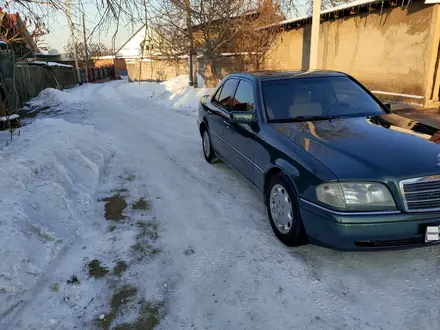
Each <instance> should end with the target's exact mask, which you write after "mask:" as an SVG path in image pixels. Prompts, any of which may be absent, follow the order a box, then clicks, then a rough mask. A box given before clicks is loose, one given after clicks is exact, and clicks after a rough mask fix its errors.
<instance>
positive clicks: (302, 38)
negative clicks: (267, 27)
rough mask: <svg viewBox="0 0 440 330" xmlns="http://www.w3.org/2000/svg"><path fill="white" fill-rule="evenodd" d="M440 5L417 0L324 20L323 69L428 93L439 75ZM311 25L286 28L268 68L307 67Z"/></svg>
mask: <svg viewBox="0 0 440 330" xmlns="http://www.w3.org/2000/svg"><path fill="white" fill-rule="evenodd" d="M437 6H438V5H431V6H428V5H425V4H424V2H421V1H418V2H413V3H412V4H410V5H409V6H408V7H407V8H401V7H395V8H393V9H384V10H383V12H382V14H381V13H380V10H377V11H376V12H372V13H370V14H367V13H361V14H359V15H356V16H348V17H343V18H339V19H336V20H333V21H326V22H323V23H322V24H321V29H320V40H319V59H318V66H319V68H323V69H329V70H338V71H344V72H347V73H349V74H351V75H353V76H354V77H355V78H356V79H358V80H359V81H361V82H362V83H363V84H365V85H366V86H367V87H368V88H369V89H370V90H380V91H387V92H396V93H404V94H414V95H420V96H424V95H425V92H426V89H427V83H428V81H429V80H430V79H433V72H432V70H431V66H432V65H431V64H432V59H431V54H433V53H436V52H433V47H434V44H435V43H434V38H436V37H435V30H436V28H435V27H436V24H437ZM310 29H311V26H310V24H305V25H304V26H303V27H302V28H299V29H296V30H295V29H294V30H290V31H286V32H282V33H281V34H280V36H279V37H278V39H277V41H276V42H275V43H274V45H273V47H272V48H271V50H270V51H269V53H268V54H267V60H266V62H265V68H266V69H307V68H308V63H309V47H310Z"/></svg>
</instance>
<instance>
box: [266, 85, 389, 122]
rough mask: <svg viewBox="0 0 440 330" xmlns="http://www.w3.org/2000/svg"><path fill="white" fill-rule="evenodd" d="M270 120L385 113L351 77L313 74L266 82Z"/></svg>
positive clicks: (267, 108) (267, 107)
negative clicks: (311, 75) (306, 76)
mask: <svg viewBox="0 0 440 330" xmlns="http://www.w3.org/2000/svg"><path fill="white" fill-rule="evenodd" d="M262 87H263V98H264V104H265V107H266V111H267V115H268V119H269V120H289V119H291V120H312V119H318V120H319V119H320V118H322V119H325V118H328V117H332V118H333V117H356V116H378V115H382V114H384V113H385V112H384V111H383V109H382V108H381V106H380V105H379V104H378V103H377V102H376V101H375V100H374V99H373V98H372V97H371V96H370V95H369V94H368V93H367V92H366V91H365V90H364V89H363V88H362V87H361V86H359V85H358V84H357V83H355V82H354V81H353V80H351V79H350V78H348V77H313V78H293V79H280V80H270V81H264V82H263V83H262Z"/></svg>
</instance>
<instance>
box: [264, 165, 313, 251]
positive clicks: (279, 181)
mask: <svg viewBox="0 0 440 330" xmlns="http://www.w3.org/2000/svg"><path fill="white" fill-rule="evenodd" d="M266 187H267V188H266V191H265V200H266V206H267V213H268V216H269V220H270V225H271V226H272V229H273V231H274V233H275V235H276V236H277V237H278V239H279V240H280V241H281V242H283V243H284V244H286V245H287V246H300V245H304V244H307V243H308V238H307V234H306V231H305V228H304V224H303V221H302V218H301V212H300V208H299V203H298V196H297V195H296V193H295V190H294V188H293V185H292V183H291V181H290V179H289V178H288V177H287V176H286V175H285V174H284V173H277V174H275V175H273V176H272V177H270V178H269V182H268V184H267V185H266Z"/></svg>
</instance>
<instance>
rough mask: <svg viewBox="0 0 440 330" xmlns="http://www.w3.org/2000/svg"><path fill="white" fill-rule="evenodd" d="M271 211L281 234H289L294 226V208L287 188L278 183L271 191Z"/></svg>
mask: <svg viewBox="0 0 440 330" xmlns="http://www.w3.org/2000/svg"><path fill="white" fill-rule="evenodd" d="M270 213H271V215H272V219H273V222H274V224H275V227H276V228H277V230H278V231H279V232H280V233H281V234H287V233H288V232H290V229H291V228H292V225H293V222H294V219H293V209H292V203H291V200H290V196H289V193H288V192H287V190H286V188H284V187H283V186H282V185H280V184H276V185H274V186H273V187H272V189H271V191H270Z"/></svg>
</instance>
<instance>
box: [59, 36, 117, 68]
mask: <svg viewBox="0 0 440 330" xmlns="http://www.w3.org/2000/svg"><path fill="white" fill-rule="evenodd" d="M74 47H75V45H74V44H73V43H72V41H71V40H69V42H68V43H67V45H65V46H64V51H65V52H66V55H67V56H68V57H70V58H73V56H74ZM76 51H77V55H78V60H79V62H80V66H81V67H85V66H86V65H87V67H94V66H95V63H96V60H97V58H98V57H100V56H104V55H106V54H108V49H107V47H106V46H105V45H104V44H103V43H87V51H86V47H85V45H84V42H82V41H77V42H76Z"/></svg>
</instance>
